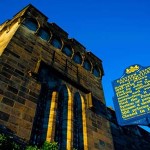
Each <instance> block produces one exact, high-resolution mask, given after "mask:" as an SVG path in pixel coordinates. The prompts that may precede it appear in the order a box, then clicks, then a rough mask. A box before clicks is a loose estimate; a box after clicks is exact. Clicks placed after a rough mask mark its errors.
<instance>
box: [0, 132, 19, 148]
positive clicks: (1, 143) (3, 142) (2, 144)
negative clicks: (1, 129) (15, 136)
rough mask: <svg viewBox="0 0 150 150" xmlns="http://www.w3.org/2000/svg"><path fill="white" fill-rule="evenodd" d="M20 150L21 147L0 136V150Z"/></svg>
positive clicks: (2, 135)
mask: <svg viewBox="0 0 150 150" xmlns="http://www.w3.org/2000/svg"><path fill="white" fill-rule="evenodd" d="M6 149H9V150H20V149H21V147H20V146H19V145H18V144H17V143H15V142H12V141H11V140H10V137H7V136H5V135H4V134H0V150H6Z"/></svg>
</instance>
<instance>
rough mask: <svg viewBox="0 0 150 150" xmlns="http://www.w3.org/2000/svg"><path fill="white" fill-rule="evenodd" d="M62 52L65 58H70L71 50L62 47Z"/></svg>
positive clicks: (67, 47)
mask: <svg viewBox="0 0 150 150" xmlns="http://www.w3.org/2000/svg"><path fill="white" fill-rule="evenodd" d="M62 52H63V53H64V54H66V55H67V56H69V57H71V56H72V53H73V52H72V49H71V48H70V47H69V46H64V47H63V49H62Z"/></svg>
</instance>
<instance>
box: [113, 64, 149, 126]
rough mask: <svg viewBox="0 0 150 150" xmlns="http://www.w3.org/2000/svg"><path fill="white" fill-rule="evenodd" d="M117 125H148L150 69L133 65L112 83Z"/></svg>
mask: <svg viewBox="0 0 150 150" xmlns="http://www.w3.org/2000/svg"><path fill="white" fill-rule="evenodd" d="M112 85H113V89H114V93H115V96H114V99H113V101H114V107H115V110H116V116H117V120H118V124H120V125H132V124H138V125H149V124H150V67H142V66H140V65H133V66H130V67H129V68H127V69H126V70H125V72H124V75H123V76H122V77H121V78H119V79H117V80H114V81H113V82H112Z"/></svg>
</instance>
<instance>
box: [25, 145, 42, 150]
mask: <svg viewBox="0 0 150 150" xmlns="http://www.w3.org/2000/svg"><path fill="white" fill-rule="evenodd" d="M26 150H39V149H38V148H37V146H27V147H26Z"/></svg>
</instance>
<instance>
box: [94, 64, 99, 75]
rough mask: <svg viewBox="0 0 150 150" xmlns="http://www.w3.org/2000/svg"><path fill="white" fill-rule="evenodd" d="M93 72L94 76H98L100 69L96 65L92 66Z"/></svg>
mask: <svg viewBox="0 0 150 150" xmlns="http://www.w3.org/2000/svg"><path fill="white" fill-rule="evenodd" d="M93 74H94V75H95V76H96V77H100V71H99V69H98V67H97V66H95V67H93Z"/></svg>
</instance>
